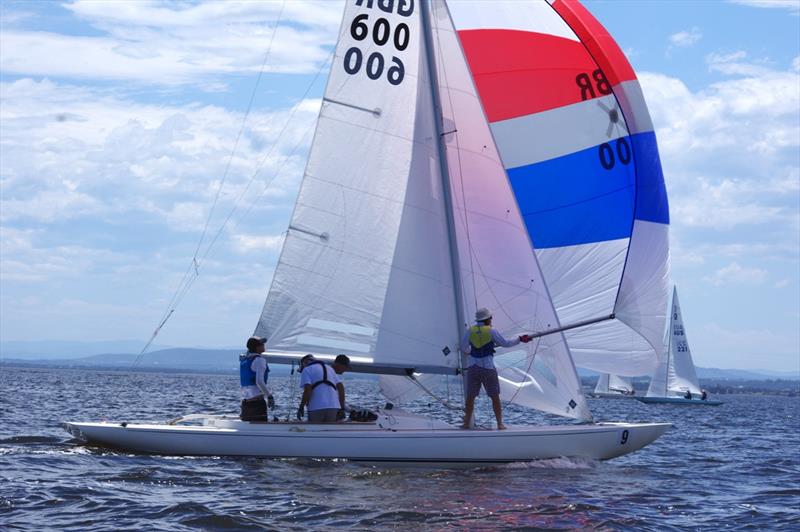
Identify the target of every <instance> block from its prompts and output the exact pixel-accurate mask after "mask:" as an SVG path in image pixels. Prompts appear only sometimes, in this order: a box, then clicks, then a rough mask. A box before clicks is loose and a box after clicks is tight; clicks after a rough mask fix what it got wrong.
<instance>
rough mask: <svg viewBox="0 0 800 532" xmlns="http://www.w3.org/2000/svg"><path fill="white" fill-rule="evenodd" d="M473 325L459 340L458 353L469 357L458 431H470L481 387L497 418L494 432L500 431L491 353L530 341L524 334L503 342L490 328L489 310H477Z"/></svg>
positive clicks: (499, 406) (497, 388) (500, 414)
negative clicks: (462, 411) (462, 408)
mask: <svg viewBox="0 0 800 532" xmlns="http://www.w3.org/2000/svg"><path fill="white" fill-rule="evenodd" d="M475 322H476V323H477V325H473V326H472V327H470V328H469V329H467V331H466V333H465V334H464V337H463V338H462V339H461V352H462V353H467V354H468V355H469V357H468V359H467V390H466V400H465V402H464V403H465V404H464V423H463V425H461V428H462V429H468V428H471V427H472V410H473V408H474V407H475V398H476V397H478V394H479V393H480V391H481V386H483V387H484V389H485V390H486V395H488V396H489V398H490V399H491V400H492V409H493V410H494V415H495V417H496V418H497V428H498V430H503V429H505V428H506V426H505V425H503V405H502V404H501V403H500V380H499V379H498V377H497V369H495V367H494V350H495V347H513V346H515V345H517V344H519V343H520V342H523V343H528V342H530V341H531V340H532V338H530V337H529V336H528V335H527V334H523V335H522V336H520V337H518V338H514V339H513V340H506V339H505V338H503V335H502V334H500V333H499V332H497V330H496V329H494V328H493V327H492V313H491V312H489V309H485V308H480V309H478V311H477V312H476V313H475Z"/></svg>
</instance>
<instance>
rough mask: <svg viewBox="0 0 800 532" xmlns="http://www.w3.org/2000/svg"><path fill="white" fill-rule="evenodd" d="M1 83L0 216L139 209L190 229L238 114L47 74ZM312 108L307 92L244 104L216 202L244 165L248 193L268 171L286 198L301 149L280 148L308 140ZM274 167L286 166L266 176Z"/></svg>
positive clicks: (232, 188) (227, 203) (65, 216)
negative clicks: (246, 110)
mask: <svg viewBox="0 0 800 532" xmlns="http://www.w3.org/2000/svg"><path fill="white" fill-rule="evenodd" d="M0 94H1V95H2V98H3V106H2V110H1V111H0V117H2V119H3V135H2V138H0V142H2V148H3V153H4V156H3V158H2V161H0V176H2V187H3V209H2V220H3V222H4V223H12V222H15V221H17V220H23V219H26V220H29V221H38V222H51V221H54V220H60V221H65V220H69V219H76V218H81V217H100V218H104V219H107V220H108V219H114V218H117V217H119V216H121V215H123V214H125V213H129V214H130V213H140V214H141V215H142V216H145V217H155V218H156V221H159V222H163V223H167V224H170V225H174V226H175V227H174V228H177V229H181V230H186V229H190V230H191V229H197V228H198V226H199V225H201V224H202V223H204V221H205V216H206V214H207V211H208V209H209V208H210V205H211V203H212V200H213V199H214V196H215V195H216V192H217V190H218V188H219V184H220V182H221V180H222V178H223V176H224V175H225V167H226V165H227V161H228V159H229V157H230V153H231V150H232V147H233V143H234V140H235V139H236V136H237V134H238V131H239V129H240V127H241V120H242V116H241V114H239V113H235V112H231V111H228V110H225V109H222V108H220V107H216V106H210V105H205V106H200V105H197V104H187V105H181V106H173V107H169V106H164V105H151V104H143V103H137V102H135V101H132V100H129V99H127V98H123V97H118V96H116V95H114V94H108V93H105V92H104V91H102V90H97V91H94V90H90V89H86V88H77V87H73V86H69V85H61V84H57V83H54V82H51V81H47V80H45V81H42V82H38V83H37V82H34V81H31V80H26V79H23V80H18V81H16V82H13V83H5V84H0ZM318 108H319V100H312V101H303V102H300V103H299V104H298V106H297V110H296V111H295V112H294V113H292V111H291V110H289V109H279V110H276V111H261V110H258V109H255V110H254V111H252V112H251V114H250V116H249V118H248V122H247V124H246V127H245V129H244V131H243V134H242V137H241V140H240V142H239V145H238V148H237V151H236V156H235V157H234V158H233V159H232V162H231V167H230V170H229V172H228V175H227V178H226V183H225V186H224V187H223V189H222V193H221V195H220V198H219V205H218V206H217V212H218V213H220V214H222V213H227V212H229V211H230V209H231V208H232V207H233V204H234V202H235V200H236V198H238V197H239V196H240V195H241V194H242V192H243V190H244V188H245V186H246V185H247V183H248V182H249V181H250V180H251V179H252V178H253V176H254V175H255V176H256V177H255V179H253V183H252V185H251V188H250V191H251V194H250V195H249V196H248V199H250V198H252V197H255V196H257V195H258V194H259V193H260V192H262V191H263V189H264V187H265V186H266V185H267V184H268V183H270V188H269V189H268V192H269V194H268V197H269V198H271V199H272V201H273V202H274V201H282V202H284V203H285V202H287V201H288V200H287V198H286V193H285V192H286V189H289V190H294V189H295V188H296V186H297V183H298V182H299V178H300V175H301V173H302V164H303V161H302V152H303V150H300V151H299V152H295V154H294V155H293V156H292V157H291V158H288V156H289V155H290V152H291V151H292V150H293V149H295V147H296V146H298V144H301V145H305V144H307V139H308V138H309V132H310V131H311V130H312V129H313V124H314V119H315V117H316V112H317V110H318ZM290 115H291V120H289V117H290ZM59 117H62V119H59ZM287 121H288V122H287ZM287 124H288V125H287ZM284 125H287V127H286V129H285V131H283V134H282V135H280V134H281V131H282V130H283V128H284ZM279 135H280V136H279ZM262 161H263V164H262ZM281 168H282V173H281V175H282V176H285V177H283V178H281V179H278V180H277V181H271V179H272V177H273V175H274V174H275V172H276V171H278V170H279V169H281ZM259 169H260V171H259ZM257 172H258V173H257ZM276 187H278V188H279V189H281V190H277V191H276V190H275V188H276ZM248 205H249V204H248V203H247V202H245V203H244V204H243V206H244V207H247V206H248ZM204 209H205V210H204Z"/></svg>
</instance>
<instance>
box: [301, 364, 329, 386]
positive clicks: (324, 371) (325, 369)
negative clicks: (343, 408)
mask: <svg viewBox="0 0 800 532" xmlns="http://www.w3.org/2000/svg"><path fill="white" fill-rule="evenodd" d="M314 364H319V365H321V366H322V380H321V381H317V382H315V383H314V384H312V385H311V389H312V390H313V389H314V388H316V387H317V386H319V385H320V384H327V385H328V386H330V387H331V388H333V389H334V390H336V389H337V388H336V385H335V384H334V383H332V382H331V381H329V380H328V367H327V366H326V365H325V363H324V362H321V361H319V360H315V361H314V362H309V363H308V364H306V368H307V367H309V366H313V365H314ZM304 369H305V368H304Z"/></svg>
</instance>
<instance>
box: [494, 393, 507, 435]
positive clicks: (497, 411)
mask: <svg viewBox="0 0 800 532" xmlns="http://www.w3.org/2000/svg"><path fill="white" fill-rule="evenodd" d="M492 409H493V410H494V417H496V418H497V430H504V429H505V428H506V426H505V425H503V405H502V403H501V402H500V396H499V395H495V396H494V397H492Z"/></svg>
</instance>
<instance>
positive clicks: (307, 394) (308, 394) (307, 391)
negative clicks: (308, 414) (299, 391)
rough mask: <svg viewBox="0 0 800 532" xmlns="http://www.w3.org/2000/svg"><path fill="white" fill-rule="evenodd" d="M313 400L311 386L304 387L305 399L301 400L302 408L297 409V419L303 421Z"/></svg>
mask: <svg viewBox="0 0 800 532" xmlns="http://www.w3.org/2000/svg"><path fill="white" fill-rule="evenodd" d="M310 399H311V385H310V384H306V385H305V386H303V397H301V398H300V407H299V408H298V409H297V419H303V414H305V408H306V405H307V404H308V401H309V400H310Z"/></svg>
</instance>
